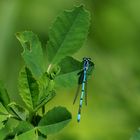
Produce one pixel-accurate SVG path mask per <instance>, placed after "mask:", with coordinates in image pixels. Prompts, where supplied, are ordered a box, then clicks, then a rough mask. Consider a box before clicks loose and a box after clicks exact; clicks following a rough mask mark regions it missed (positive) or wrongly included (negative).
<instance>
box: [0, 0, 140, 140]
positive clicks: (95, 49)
mask: <svg viewBox="0 0 140 140" xmlns="http://www.w3.org/2000/svg"><path fill="white" fill-rule="evenodd" d="M80 3H84V4H85V5H86V8H87V9H88V10H89V11H90V12H91V16H92V21H91V22H92V23H91V27H90V33H89V37H88V40H87V42H86V44H84V47H83V48H82V49H81V50H80V51H79V52H78V53H77V54H75V55H74V56H75V58H77V59H78V60H81V59H82V57H83V56H89V57H91V58H92V59H93V60H94V62H95V64H96V68H95V70H94V74H93V76H92V77H91V79H90V80H89V82H88V106H87V107H85V106H84V107H83V110H82V120H81V122H80V124H78V123H77V122H76V117H77V109H78V102H79V101H78V102H77V104H76V105H74V106H73V105H72V102H73V97H74V93H75V90H76V86H75V87H74V88H73V89H59V90H58V91H57V96H56V97H55V99H54V100H53V101H52V102H50V103H49V105H48V106H47V107H46V108H47V109H50V108H52V107H53V106H58V105H62V106H66V107H67V108H68V109H69V111H70V112H71V113H72V115H73V119H72V121H71V123H70V124H69V125H68V127H66V128H65V129H64V130H63V131H61V132H60V133H58V134H55V135H53V136H49V139H50V140H129V138H130V137H131V135H132V134H133V132H134V131H135V130H136V129H137V128H138V127H139V126H140V0H69V1H68V0H0V79H1V80H3V81H4V82H5V85H6V87H7V89H8V91H9V95H10V97H11V98H12V100H14V101H17V102H19V103H20V101H21V99H20V97H19V95H18V90H17V78H18V72H19V70H20V68H21V67H22V65H23V60H22V58H21V56H20V53H21V52H22V48H21V45H20V44H19V42H18V41H17V40H16V37H15V33H16V32H18V31H24V30H32V31H33V32H35V33H36V34H38V36H39V38H40V40H41V42H42V46H43V49H44V50H45V45H46V42H47V40H48V29H49V27H50V25H51V24H52V22H53V21H54V19H55V17H56V16H57V15H58V13H60V12H62V11H63V10H64V9H71V8H72V7H73V6H74V5H79V4H80Z"/></svg>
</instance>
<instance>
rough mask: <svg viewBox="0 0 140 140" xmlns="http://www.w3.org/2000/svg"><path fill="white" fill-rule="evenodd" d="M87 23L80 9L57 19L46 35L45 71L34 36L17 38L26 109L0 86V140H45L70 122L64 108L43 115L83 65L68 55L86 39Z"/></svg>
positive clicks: (24, 34) (23, 34) (22, 34)
mask: <svg viewBox="0 0 140 140" xmlns="http://www.w3.org/2000/svg"><path fill="white" fill-rule="evenodd" d="M89 20H90V16H89V13H88V12H87V11H86V10H85V9H84V7H83V6H79V7H75V8H74V9H73V10H69V11H64V12H62V13H61V14H60V15H59V16H58V17H57V18H56V20H55V22H54V23H53V25H52V27H51V28H50V31H49V41H48V43H47V64H48V65H47V69H46V64H45V61H44V56H43V51H42V47H41V42H40V41H39V39H38V37H37V35H35V34H34V33H33V32H31V31H24V32H19V33H17V34H16V37H17V39H18V40H19V42H20V43H21V45H22V47H23V52H22V54H21V55H22V57H23V60H24V62H25V65H24V66H23V67H22V69H21V70H20V73H19V78H18V89H19V94H20V96H21V98H22V100H23V101H24V103H25V105H24V106H21V105H19V104H17V103H16V102H12V101H11V99H10V98H9V95H8V93H7V90H6V89H5V87H4V85H3V83H2V82H0V120H1V122H0V128H1V130H0V136H1V139H4V140H8V139H14V140H22V139H23V140H25V139H28V140H32V139H33V138H34V140H41V139H46V138H47V135H49V134H53V133H56V132H58V131H60V130H61V129H63V128H64V127H65V126H66V125H67V124H68V123H69V122H70V120H71V118H72V116H71V113H70V112H69V111H68V110H67V109H66V108H64V107H60V106H59V107H54V108H53V109H51V110H49V111H48V112H46V111H45V105H46V104H47V103H48V102H49V101H50V100H52V99H53V98H54V97H55V95H56V87H57V86H65V87H67V86H73V84H75V82H76V81H77V80H76V78H75V73H77V71H79V70H81V68H82V63H81V62H79V61H78V60H76V59H74V58H72V57H71V56H70V55H72V54H74V53H75V52H77V51H78V50H79V49H80V48H81V47H82V45H83V43H84V41H85V39H86V38H87V35H88V29H89V23H90V22H89ZM71 81H73V82H71ZM41 108H42V114H41V113H39V110H40V109H41Z"/></svg>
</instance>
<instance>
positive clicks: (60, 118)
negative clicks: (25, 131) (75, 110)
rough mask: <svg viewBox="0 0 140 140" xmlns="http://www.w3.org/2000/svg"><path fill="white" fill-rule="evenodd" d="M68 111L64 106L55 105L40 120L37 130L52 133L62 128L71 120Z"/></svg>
mask: <svg viewBox="0 0 140 140" xmlns="http://www.w3.org/2000/svg"><path fill="white" fill-rule="evenodd" d="M71 118H72V116H71V114H70V112H69V111H68V110H67V109H66V108H64V107H55V108H53V109H52V110H50V111H48V113H46V114H45V115H44V116H43V118H42V119H41V120H40V122H39V125H38V130H39V131H40V132H41V133H42V134H44V135H48V134H53V133H56V132H58V131H60V130H61V129H63V128H64V127H65V126H66V125H67V124H68V123H69V122H70V120H71Z"/></svg>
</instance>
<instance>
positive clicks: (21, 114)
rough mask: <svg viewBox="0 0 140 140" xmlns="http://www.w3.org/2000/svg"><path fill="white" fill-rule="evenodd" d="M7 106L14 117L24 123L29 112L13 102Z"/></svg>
mask: <svg viewBox="0 0 140 140" xmlns="http://www.w3.org/2000/svg"><path fill="white" fill-rule="evenodd" d="M8 106H9V107H10V109H11V110H12V112H13V113H14V115H16V116H17V117H18V118H19V119H21V120H24V121H25V120H26V119H27V118H28V115H29V112H28V111H27V110H25V109H24V108H23V107H21V106H20V105H18V104H16V103H15V102H12V103H10V104H9V105H8Z"/></svg>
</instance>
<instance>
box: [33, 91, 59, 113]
mask: <svg viewBox="0 0 140 140" xmlns="http://www.w3.org/2000/svg"><path fill="white" fill-rule="evenodd" d="M55 95H56V93H55V91H54V90H53V91H50V92H49V94H48V95H47V96H46V97H44V99H42V101H41V102H40V103H39V104H38V106H37V108H36V110H35V111H37V110H38V109H40V108H41V107H42V106H44V105H45V104H46V103H48V102H49V101H50V100H52V99H53V98H54V97H55Z"/></svg>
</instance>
